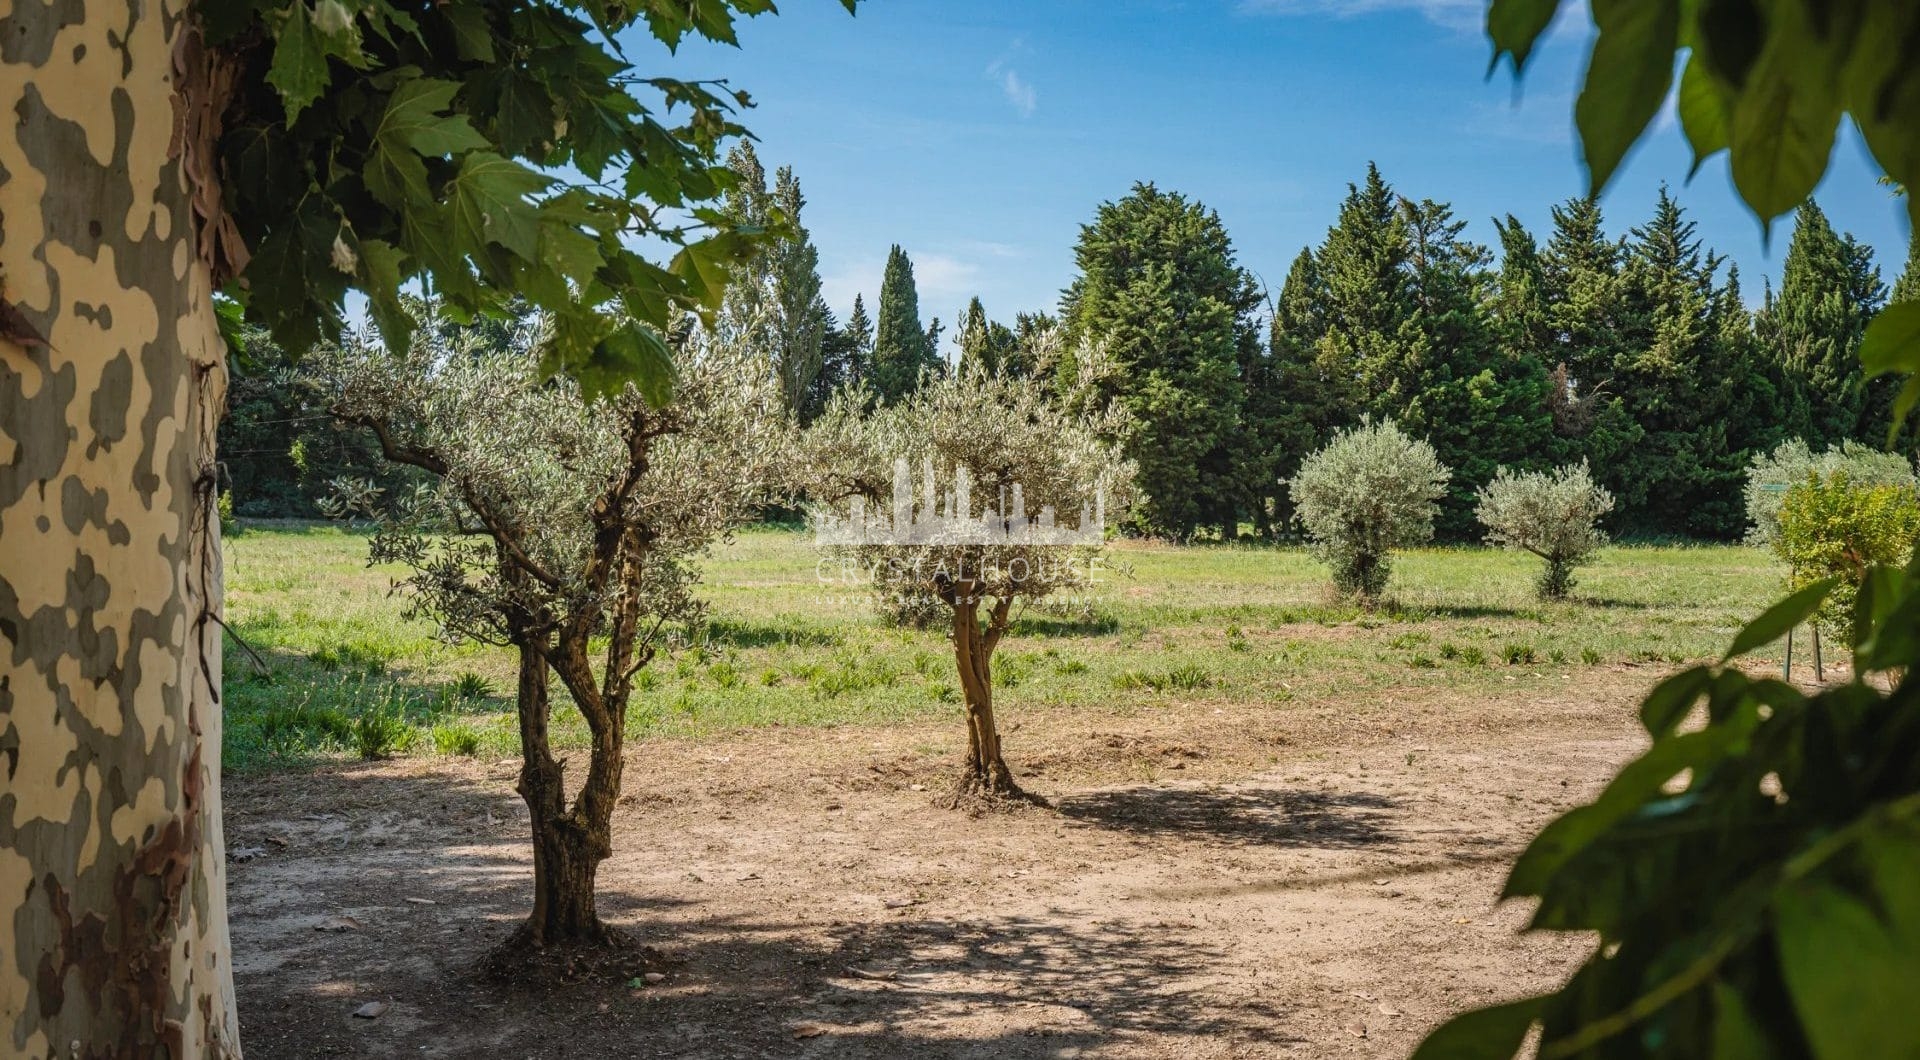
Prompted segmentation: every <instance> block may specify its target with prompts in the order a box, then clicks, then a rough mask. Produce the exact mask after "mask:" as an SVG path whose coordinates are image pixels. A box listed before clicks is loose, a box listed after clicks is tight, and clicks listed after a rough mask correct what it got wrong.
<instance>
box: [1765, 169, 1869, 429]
mask: <svg viewBox="0 0 1920 1060" xmlns="http://www.w3.org/2000/svg"><path fill="white" fill-rule="evenodd" d="M1885 295H1886V289H1885V287H1884V286H1883V285H1882V284H1881V283H1880V272H1879V270H1878V269H1876V268H1874V266H1873V260H1872V253H1871V251H1870V250H1869V248H1868V247H1866V246H1865V245H1864V244H1862V243H1860V242H1859V241H1858V240H1856V239H1854V238H1853V237H1852V236H1842V235H1840V234H1839V233H1836V232H1835V231H1834V230H1833V225H1832V224H1831V223H1830V222H1828V220H1827V215H1826V213H1825V212H1824V211H1822V210H1821V209H1820V206H1819V204H1817V203H1815V202H1814V201H1813V200H1811V199H1809V200H1807V202H1806V204H1805V205H1803V206H1801V207H1800V209H1799V211H1798V212H1797V213H1796V214H1795V215H1794V225H1793V241H1792V242H1791V243H1790V244H1789V245H1788V247H1787V259H1786V264H1785V266H1784V267H1783V268H1782V269H1781V274H1780V290H1779V292H1778V293H1777V294H1775V295H1774V296H1773V297H1772V298H1771V299H1769V301H1768V304H1767V306H1766V308H1765V310H1764V311H1763V312H1762V313H1761V315H1760V320H1759V322H1758V330H1759V335H1760V339H1761V341H1762V342H1764V343H1765V344H1766V345H1767V347H1768V349H1769V353H1770V355H1771V356H1772V357H1774V358H1775V359H1777V360H1778V361H1779V362H1781V363H1782V364H1784V365H1785V366H1786V367H1787V369H1788V370H1789V371H1790V372H1791V373H1792V375H1793V376H1794V377H1795V378H1797V379H1798V380H1799V382H1800V385H1801V387H1802V388H1803V389H1804V392H1805V400H1806V406H1807V418H1806V423H1805V431H1804V437H1805V438H1806V441H1807V444H1808V445H1810V446H1812V447H1813V448H1814V449H1815V450H1816V451H1818V450H1821V449H1825V448H1826V447H1828V446H1830V445H1837V444H1839V443H1840V442H1842V441H1846V440H1849V439H1868V440H1872V441H1875V442H1881V441H1884V440H1885V436H1886V429H1887V423H1886V406H1885V405H1884V404H1881V405H1879V407H1878V408H1874V407H1872V406H1873V405H1875V404H1878V403H1870V402H1869V400H1868V396H1867V390H1866V386H1865V380H1864V378H1863V376H1862V374H1861V371H1860V359H1859V357H1858V355H1857V354H1858V351H1859V348H1860V337H1861V335H1863V334H1864V333H1865V331H1866V326H1867V322H1868V321H1869V320H1871V319H1872V317H1873V314H1874V313H1875V312H1877V311H1878V310H1879V308H1880V305H1881V303H1882V302H1883V301H1884V299H1885ZM1875 435H1877V436H1878V437H1874V436H1875Z"/></svg>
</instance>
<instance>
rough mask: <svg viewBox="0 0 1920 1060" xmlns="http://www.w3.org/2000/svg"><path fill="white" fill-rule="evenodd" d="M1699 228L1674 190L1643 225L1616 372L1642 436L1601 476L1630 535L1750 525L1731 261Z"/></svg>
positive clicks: (1722, 531)
mask: <svg viewBox="0 0 1920 1060" xmlns="http://www.w3.org/2000/svg"><path fill="white" fill-rule="evenodd" d="M1694 232H1695V225H1694V223H1693V222H1692V221H1689V220H1687V219H1686V213H1685V211H1684V210H1683V209H1682V208H1681V206H1680V204H1679V203H1678V202H1677V201H1676V200H1675V199H1674V198H1673V196H1672V195H1671V194H1669V193H1668V191H1667V190H1666V189H1665V188H1662V189H1661V190H1660V197H1659V200H1658V201H1657V202H1656V204H1655V207H1654V215H1653V217H1652V219H1650V220H1649V221H1648V222H1647V223H1646V224H1644V225H1641V226H1640V227H1638V228H1635V229H1633V232H1632V238H1631V241H1630V243H1629V245H1628V252H1627V259H1626V266H1625V270H1624V277H1623V278H1624V280H1625V294H1624V321H1623V323H1624V327H1623V332H1622V338H1623V343H1622V345H1621V347H1620V348H1619V349H1618V350H1617V351H1616V355H1615V358H1614V363H1613V366H1612V375H1613V379H1614V385H1615V386H1616V387H1617V389H1618V392H1619V394H1620V396H1621V400H1622V403H1623V406H1624V408H1626V409H1627V410H1629V411H1631V412H1632V414H1633V416H1634V418H1635V420H1636V422H1637V424H1638V425H1639V427H1640V429H1641V431H1642V432H1643V436H1642V438H1641V440H1640V441H1639V443H1638V444H1636V445H1635V446H1633V447H1632V448H1631V449H1630V450H1629V451H1628V452H1626V453H1623V454H1621V455H1619V456H1618V457H1616V458H1615V459H1614V460H1613V462H1612V463H1611V465H1610V466H1607V467H1605V468H1603V469H1602V470H1603V472H1604V475H1603V477H1605V478H1607V479H1608V480H1610V481H1609V482H1608V486H1609V488H1614V486H1615V483H1618V484H1619V488H1614V493H1615V496H1616V497H1617V498H1619V499H1620V501H1621V515H1620V519H1621V521H1622V523H1623V525H1624V526H1625V527H1626V528H1627V529H1628V530H1629V531H1630V532H1635V533H1640V534H1652V535H1670V534H1680V535H1691V536H1701V537H1731V536H1734V535H1736V534H1738V533H1739V530H1740V527H1741V525H1742V524H1743V523H1744V521H1745V512H1744V509H1743V507H1742V505H1741V503H1740V497H1739V493H1740V480H1741V477H1742V475H1743V474H1744V471H1745V466H1746V458H1747V455H1748V454H1747V453H1746V452H1744V451H1741V450H1739V449H1737V448H1736V447H1735V445H1734V443H1733V440H1732V438H1731V437H1730V430H1731V429H1732V427H1733V426H1734V425H1733V424H1732V423H1731V422H1730V416H1731V414H1732V411H1733V408H1734V401H1733V397H1734V393H1735V390H1736V388H1737V387H1738V386H1739V385H1740V384H1741V383H1742V382H1743V378H1742V377H1738V376H1736V375H1735V374H1734V371H1733V369H1734V368H1735V367H1736V366H1737V365H1736V363H1735V361H1734V358H1733V356H1732V351H1730V350H1729V349H1728V348H1727V346H1726V345H1725V341H1724V340H1725V328H1724V325H1723V321H1722V319H1721V315H1722V314H1723V313H1724V312H1725V311H1727V310H1728V308H1729V301H1730V300H1729V299H1728V298H1727V297H1726V295H1725V293H1724V292H1723V291H1722V290H1721V289H1720V288H1719V287H1718V286H1717V285H1716V283H1715V279H1714V277H1715V274H1716V273H1717V272H1718V271H1719V268H1720V265H1721V264H1722V259H1721V258H1720V257H1719V256H1718V255H1716V254H1714V253H1712V252H1704V253H1703V251H1702V247H1701V243H1700V240H1699V239H1698V238H1696V236H1695V234H1694ZM1741 311H1742V312H1744V308H1742V309H1741Z"/></svg>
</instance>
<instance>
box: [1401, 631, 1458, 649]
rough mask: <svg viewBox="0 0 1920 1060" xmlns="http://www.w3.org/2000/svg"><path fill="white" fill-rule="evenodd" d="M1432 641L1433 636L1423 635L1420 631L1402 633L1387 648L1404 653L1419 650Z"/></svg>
mask: <svg viewBox="0 0 1920 1060" xmlns="http://www.w3.org/2000/svg"><path fill="white" fill-rule="evenodd" d="M1432 640H1433V636H1432V635H1431V634H1428V633H1422V632H1420V631H1419V630H1412V631H1410V632H1407V633H1402V634H1400V635H1399V636H1397V637H1395V638H1393V639H1392V640H1390V641H1388V642H1387V647H1389V648H1399V649H1401V650H1402V651H1404V650H1406V649H1408V648H1417V647H1419V646H1420V645H1422V644H1427V643H1430V642H1431V641H1432ZM1441 650H1442V651H1445V650H1446V649H1444V648H1442V649H1441Z"/></svg>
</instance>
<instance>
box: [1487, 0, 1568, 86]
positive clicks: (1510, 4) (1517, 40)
mask: <svg viewBox="0 0 1920 1060" xmlns="http://www.w3.org/2000/svg"><path fill="white" fill-rule="evenodd" d="M1559 8H1560V0H1493V2H1492V3H1491V4H1489V5H1487V36H1488V38H1490V39H1491V40H1492V41H1493V59H1492V61H1491V62H1489V63H1488V64H1487V73H1489V74H1491V73H1493V71H1494V68H1495V67H1497V66H1499V65H1500V57H1501V56H1502V55H1510V56H1512V57H1513V72H1514V73H1515V74H1519V73H1520V71H1521V70H1522V69H1524V68H1525V67H1526V65H1527V56H1528V55H1530V54H1532V52H1533V45H1534V42H1535V41H1537V40H1539V39H1540V34H1542V33H1545V32H1546V30H1547V26H1549V25H1550V24H1552V22H1553V15H1554V12H1555V11H1558V10H1559Z"/></svg>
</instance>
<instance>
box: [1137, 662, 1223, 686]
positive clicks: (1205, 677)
mask: <svg viewBox="0 0 1920 1060" xmlns="http://www.w3.org/2000/svg"><path fill="white" fill-rule="evenodd" d="M1113 684H1114V687H1116V688H1119V689H1122V690H1123V691H1137V690H1140V689H1147V690H1150V691H1154V692H1165V691H1168V690H1170V689H1175V690H1179V691H1182V692H1195V691H1199V690H1200V689H1203V688H1211V687H1213V675H1212V674H1209V673H1208V672H1207V671H1206V668H1205V667H1202V666H1197V665H1195V664H1193V663H1188V664H1186V665H1185V666H1176V667H1174V668H1173V669H1171V670H1168V671H1166V672H1165V673H1146V672H1143V671H1140V670H1122V671H1121V672H1120V673H1118V674H1116V675H1114V678H1113Z"/></svg>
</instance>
